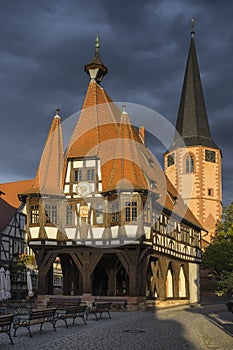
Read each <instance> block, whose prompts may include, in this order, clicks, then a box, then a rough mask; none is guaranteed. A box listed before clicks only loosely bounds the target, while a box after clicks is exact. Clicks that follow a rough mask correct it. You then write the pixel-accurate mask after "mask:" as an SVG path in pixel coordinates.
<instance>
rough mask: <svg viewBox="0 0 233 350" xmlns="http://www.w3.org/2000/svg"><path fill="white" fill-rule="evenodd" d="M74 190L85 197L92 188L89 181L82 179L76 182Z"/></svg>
mask: <svg viewBox="0 0 233 350" xmlns="http://www.w3.org/2000/svg"><path fill="white" fill-rule="evenodd" d="M75 191H76V193H77V194H78V195H79V196H82V197H85V196H88V195H89V194H90V193H91V192H92V188H91V185H90V184H89V182H85V181H82V182H79V183H78V184H77V186H76V188H75Z"/></svg>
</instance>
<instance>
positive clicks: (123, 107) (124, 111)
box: [122, 104, 127, 114]
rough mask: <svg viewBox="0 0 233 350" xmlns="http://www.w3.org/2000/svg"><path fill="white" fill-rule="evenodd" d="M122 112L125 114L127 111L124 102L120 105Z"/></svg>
mask: <svg viewBox="0 0 233 350" xmlns="http://www.w3.org/2000/svg"><path fill="white" fill-rule="evenodd" d="M122 114H127V112H126V104H123V105H122Z"/></svg>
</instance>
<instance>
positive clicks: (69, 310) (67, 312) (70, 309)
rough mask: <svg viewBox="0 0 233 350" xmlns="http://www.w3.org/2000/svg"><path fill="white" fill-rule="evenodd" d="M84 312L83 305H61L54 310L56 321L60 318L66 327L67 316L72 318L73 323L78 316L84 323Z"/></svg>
mask: <svg viewBox="0 0 233 350" xmlns="http://www.w3.org/2000/svg"><path fill="white" fill-rule="evenodd" d="M85 313H86V306H85V305H79V306H66V307H62V308H59V309H57V310H56V322H57V321H58V320H62V321H64V322H65V324H66V327H67V328H68V323H67V320H68V319H69V318H72V319H73V324H74V321H75V319H76V318H77V317H80V318H82V320H83V322H84V324H86V320H85Z"/></svg>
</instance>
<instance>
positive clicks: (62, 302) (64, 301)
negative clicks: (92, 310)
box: [47, 297, 81, 309]
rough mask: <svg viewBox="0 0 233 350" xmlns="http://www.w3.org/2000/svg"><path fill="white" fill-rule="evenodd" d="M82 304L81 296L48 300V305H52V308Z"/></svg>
mask: <svg viewBox="0 0 233 350" xmlns="http://www.w3.org/2000/svg"><path fill="white" fill-rule="evenodd" d="M80 304H81V298H79V297H77V298H75V299H74V298H72V299H69V298H62V297H60V298H50V300H49V301H48V303H47V305H48V307H52V308H54V307H55V308H57V309H59V308H63V307H66V306H78V305H80Z"/></svg>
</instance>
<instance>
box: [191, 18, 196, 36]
mask: <svg viewBox="0 0 233 350" xmlns="http://www.w3.org/2000/svg"><path fill="white" fill-rule="evenodd" d="M195 25H196V21H195V19H194V18H192V31H191V34H192V38H194V33H195V31H194V28H195Z"/></svg>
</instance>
